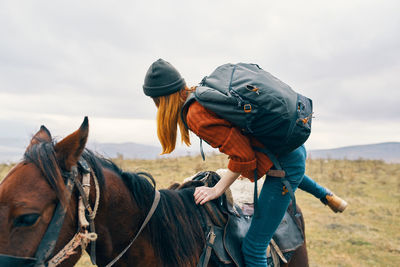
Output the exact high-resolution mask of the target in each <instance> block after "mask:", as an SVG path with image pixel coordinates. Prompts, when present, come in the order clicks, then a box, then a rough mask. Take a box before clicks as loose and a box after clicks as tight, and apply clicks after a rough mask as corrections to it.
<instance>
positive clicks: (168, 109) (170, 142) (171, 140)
mask: <svg viewBox="0 0 400 267" xmlns="http://www.w3.org/2000/svg"><path fill="white" fill-rule="evenodd" d="M188 90H189V89H188V88H187V87H185V88H184V89H182V90H180V91H178V92H176V93H173V94H170V95H167V96H160V97H156V98H153V100H154V103H155V104H156V106H157V107H158V111H157V136H158V139H159V140H160V143H161V146H162V150H163V151H162V153H161V154H169V153H171V152H172V151H174V149H175V146H176V139H177V129H178V125H179V130H180V133H181V141H182V143H185V144H186V145H187V146H190V136H189V130H188V129H187V128H186V126H185V124H184V122H183V121H182V118H181V110H182V106H183V104H184V103H185V99H186V95H187V91H188Z"/></svg>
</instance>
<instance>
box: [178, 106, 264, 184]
mask: <svg viewBox="0 0 400 267" xmlns="http://www.w3.org/2000/svg"><path fill="white" fill-rule="evenodd" d="M186 121H187V125H188V126H189V128H190V130H191V131H192V132H194V133H195V134H196V135H197V136H199V137H200V138H201V139H203V140H204V141H206V142H207V143H208V144H210V145H211V146H212V147H214V148H218V149H219V151H221V152H222V153H224V154H226V155H228V156H229V163H228V169H230V170H231V171H233V172H238V173H244V172H253V171H254V169H255V168H256V167H257V159H256V155H255V152H254V150H253V149H252V147H251V143H250V139H249V138H248V137H247V136H245V135H243V134H242V133H241V132H240V130H239V129H238V128H236V127H233V126H232V124H231V123H230V122H228V121H226V120H224V119H222V118H220V117H218V116H217V115H216V114H215V113H214V112H212V111H210V110H207V109H206V108H204V107H203V106H201V105H200V104H199V103H198V102H194V103H192V104H191V105H190V107H189V109H188V112H187V115H186ZM249 178H250V177H249Z"/></svg>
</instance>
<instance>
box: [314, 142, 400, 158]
mask: <svg viewBox="0 0 400 267" xmlns="http://www.w3.org/2000/svg"><path fill="white" fill-rule="evenodd" d="M308 156H309V157H310V158H331V159H349V160H355V159H376V160H384V161H386V162H391V163H400V142H388V143H379V144H370V145H359V146H346V147H340V148H334V149H317V150H310V151H308Z"/></svg>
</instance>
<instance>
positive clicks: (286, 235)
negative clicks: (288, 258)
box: [272, 211, 304, 253]
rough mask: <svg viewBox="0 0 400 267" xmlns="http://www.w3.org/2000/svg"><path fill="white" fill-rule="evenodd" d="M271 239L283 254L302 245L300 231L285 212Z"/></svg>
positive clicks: (302, 237)
mask: <svg viewBox="0 0 400 267" xmlns="http://www.w3.org/2000/svg"><path fill="white" fill-rule="evenodd" d="M272 238H273V239H274V240H275V242H276V244H277V245H278V247H279V248H280V250H281V251H282V252H283V253H285V252H289V251H294V250H296V249H297V248H298V247H300V246H301V245H303V243H304V236H303V234H302V231H301V229H300V228H299V227H298V225H297V224H296V222H295V221H294V220H293V218H292V216H290V214H289V212H287V211H286V212H285V216H284V217H283V219H282V221H281V223H280V224H279V226H278V229H277V230H276V231H275V234H274V236H273V237H272Z"/></svg>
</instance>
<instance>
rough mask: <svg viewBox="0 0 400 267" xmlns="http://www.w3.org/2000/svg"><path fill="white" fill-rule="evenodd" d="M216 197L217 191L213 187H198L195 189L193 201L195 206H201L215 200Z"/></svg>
mask: <svg viewBox="0 0 400 267" xmlns="http://www.w3.org/2000/svg"><path fill="white" fill-rule="evenodd" d="M220 195H221V194H219V195H218V193H217V190H216V189H215V188H214V187H207V186H199V187H196V190H195V191H194V201H195V202H196V204H199V203H200V205H203V204H204V203H206V202H207V201H210V200H213V199H216V198H218V197H219V196H220Z"/></svg>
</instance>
